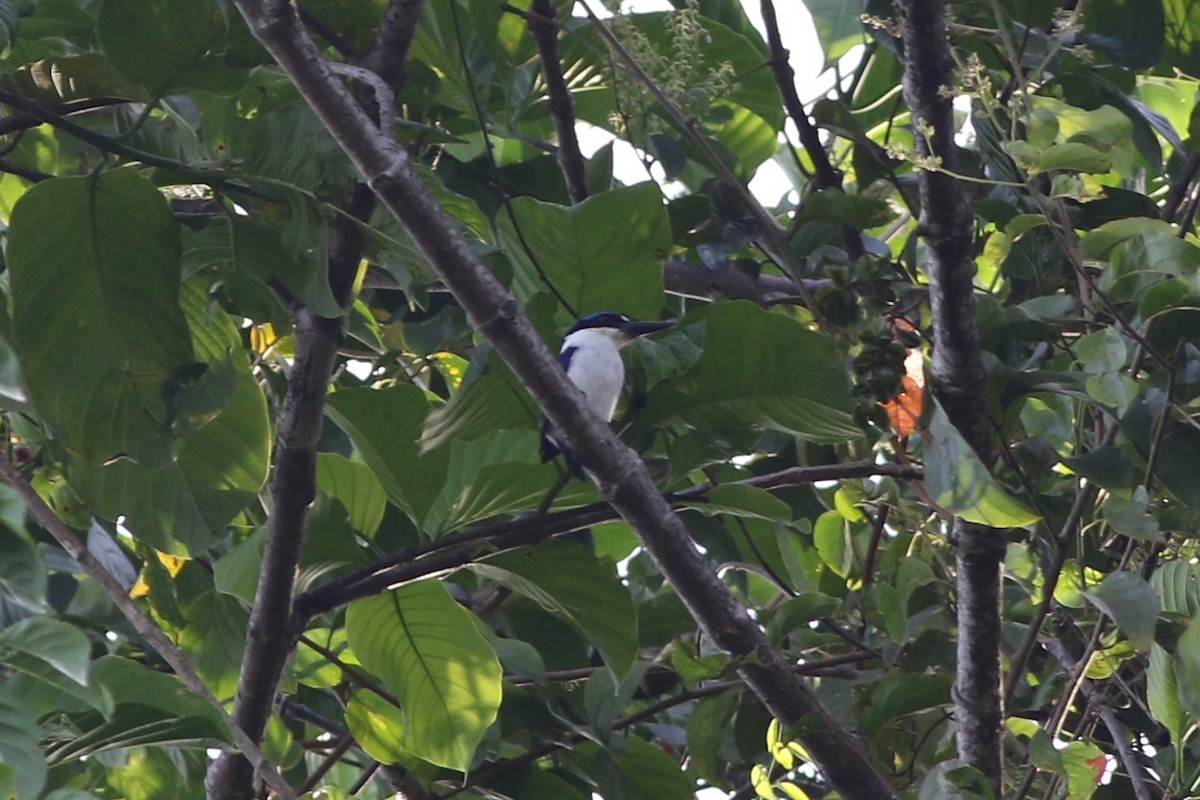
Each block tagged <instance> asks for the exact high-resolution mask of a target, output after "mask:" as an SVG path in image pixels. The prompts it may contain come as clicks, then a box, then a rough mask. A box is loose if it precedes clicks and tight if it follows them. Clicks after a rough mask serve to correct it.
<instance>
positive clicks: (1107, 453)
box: [1063, 445, 1133, 489]
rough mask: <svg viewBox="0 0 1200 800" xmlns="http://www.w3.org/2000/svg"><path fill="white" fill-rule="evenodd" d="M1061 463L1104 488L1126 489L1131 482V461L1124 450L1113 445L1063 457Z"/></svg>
mask: <svg viewBox="0 0 1200 800" xmlns="http://www.w3.org/2000/svg"><path fill="white" fill-rule="evenodd" d="M1063 463H1064V464H1066V465H1067V466H1068V467H1070V468H1071V469H1072V470H1074V471H1075V473H1076V474H1078V475H1081V476H1083V477H1084V478H1087V479H1088V480H1089V481H1092V482H1093V483H1095V484H1097V485H1099V486H1102V487H1103V488H1105V489H1128V488H1129V487H1130V486H1131V485H1132V484H1133V462H1132V461H1130V460H1129V456H1128V455H1126V454H1125V451H1124V450H1121V449H1120V448H1119V447H1114V446H1113V445H1102V446H1101V447H1097V448H1096V449H1095V450H1089V451H1088V452H1086V453H1084V454H1083V455H1079V456H1072V457H1070V458H1064V459H1063Z"/></svg>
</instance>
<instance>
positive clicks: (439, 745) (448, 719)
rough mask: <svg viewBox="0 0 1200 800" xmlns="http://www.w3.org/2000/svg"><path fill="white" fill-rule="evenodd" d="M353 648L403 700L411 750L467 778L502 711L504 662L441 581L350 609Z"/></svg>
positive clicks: (406, 737) (348, 624)
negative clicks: (473, 759) (475, 755)
mask: <svg viewBox="0 0 1200 800" xmlns="http://www.w3.org/2000/svg"><path fill="white" fill-rule="evenodd" d="M346 634H347V637H348V638H349V641H350V648H351V649H352V650H353V651H354V654H355V655H356V656H357V657H358V659H359V661H360V662H361V663H362V665H363V666H364V667H366V668H367V669H368V670H370V671H371V672H372V673H373V674H375V675H377V676H378V677H380V678H382V679H383V681H384V683H385V684H386V685H387V686H388V688H389V689H390V690H391V691H392V692H393V693H394V694H395V695H396V697H397V698H398V699H399V700H400V703H401V706H402V707H403V709H404V716H405V723H406V724H405V727H404V730H403V732H402V733H401V735H400V742H401V745H402V746H403V748H404V749H405V750H407V751H408V752H410V753H412V754H413V755H415V756H417V757H418V758H421V759H423V760H425V761H429V762H431V763H433V764H438V765H440V766H444V767H448V768H450V769H456V770H459V771H460V772H462V771H466V769H467V767H468V766H469V765H470V763H471V758H472V756H473V755H474V754H475V748H476V747H477V746H478V744H479V741H480V739H481V738H482V737H483V734H484V731H486V730H487V727H488V726H489V725H491V724H492V721H493V720H495V718H496V712H497V710H498V709H499V706H500V680H501V677H502V676H501V672H500V662H499V661H498V660H497V659H496V654H495V653H494V652H492V649H491V647H489V646H488V644H487V642H486V641H485V640H484V639H483V637H482V636H480V635H479V634H478V633H476V632H475V629H474V625H473V623H472V621H471V618H470V615H469V613H468V612H467V611H466V610H465V609H463V607H462V606H460V605H459V604H458V603H456V602H455V601H454V600H453V599H452V598H451V597H450V595H449V594H448V593H447V592H446V590H445V589H444V588H443V587H442V585H441V584H440V583H438V582H437V581H420V582H418V583H412V584H409V585H407V586H404V587H402V588H400V589H396V590H394V591H391V592H388V593H386V594H382V595H378V596H376V597H371V598H367V599H365V600H357V601H355V602H354V603H351V604H350V606H349V608H348V609H347V610H346Z"/></svg>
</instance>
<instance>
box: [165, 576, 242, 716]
mask: <svg viewBox="0 0 1200 800" xmlns="http://www.w3.org/2000/svg"><path fill="white" fill-rule="evenodd" d="M184 616H185V617H186V618H187V624H186V625H185V626H184V627H183V628H182V629H180V630H179V632H178V634H177V639H178V642H177V643H178V645H179V649H180V650H182V651H183V653H184V655H186V656H187V657H188V661H190V662H191V664H192V666H193V667H194V668H195V670H196V673H197V674H199V676H200V677H201V678H203V679H204V682H205V683H206V684H208V687H209V688H210V689H211V690H212V693H213V694H214V695H216V696H217V697H218V698H220V699H221V700H232V699H233V696H234V693H235V692H236V690H237V681H238V670H240V669H241V666H242V653H243V652H244V651H245V650H246V629H247V628H248V627H249V623H250V614H249V612H247V611H246V609H245V607H244V606H242V604H241V603H239V602H238V601H237V600H236V599H235V598H233V597H231V596H229V595H226V594H222V593H220V592H217V591H207V592H204V593H203V594H201V595H200V596H199V597H197V598H196V599H195V600H193V601H192V602H191V603H190V604H189V605H188V607H187V608H186V609H185V610H184Z"/></svg>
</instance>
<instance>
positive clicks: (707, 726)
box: [687, 692, 737, 788]
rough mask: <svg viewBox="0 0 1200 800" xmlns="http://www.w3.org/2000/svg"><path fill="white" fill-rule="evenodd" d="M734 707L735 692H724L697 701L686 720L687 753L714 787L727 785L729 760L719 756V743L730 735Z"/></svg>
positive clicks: (701, 775) (697, 768)
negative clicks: (726, 773)
mask: <svg viewBox="0 0 1200 800" xmlns="http://www.w3.org/2000/svg"><path fill="white" fill-rule="evenodd" d="M736 709H737V695H736V694H735V693H733V692H725V693H724V694H720V695H717V696H716V697H706V698H704V699H702V700H699V701H698V702H697V703H696V705H695V706H694V707H693V708H692V714H691V716H690V717H688V720H687V741H688V756H689V757H690V758H691V761H692V765H693V766H694V767H695V768H696V771H697V772H699V773H700V777H702V778H704V780H706V781H708V782H709V783H710V784H712V785H714V786H720V787H724V788H728V780H729V779H728V778H727V777H726V776H725V770H726V769H727V768H728V766H729V763H728V761H727V760H726V759H724V758H722V757H721V744H722V742H724V741H725V739H726V738H727V737H728V736H730V735H731V734H732V730H731V726H732V722H733V713H734V711H735V710H736Z"/></svg>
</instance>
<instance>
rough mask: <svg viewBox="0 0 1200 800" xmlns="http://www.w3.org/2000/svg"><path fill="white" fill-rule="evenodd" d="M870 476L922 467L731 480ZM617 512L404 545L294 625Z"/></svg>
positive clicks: (300, 602)
mask: <svg viewBox="0 0 1200 800" xmlns="http://www.w3.org/2000/svg"><path fill="white" fill-rule="evenodd" d="M874 475H884V476H889V477H893V478H897V479H899V480H920V479H921V478H922V476H923V471H922V469H921V468H920V467H916V466H912V465H909V464H876V463H874V462H871V461H851V462H849V463H845V464H828V465H823V466H816V467H790V468H788V469H784V470H780V471H778V472H772V473H768V474H766V475H756V476H754V477H751V478H746V479H745V480H741V481H735V483H737V484H740V485H744V486H755V487H758V488H761V489H775V488H780V487H783V486H802V485H805V484H810V483H815V482H817V481H829V480H846V479H850V478H867V477H871V476H874ZM712 488H713V487H712V485H710V484H703V485H699V486H693V487H691V488H689V489H684V490H683V491H679V492H672V493H670V494H668V495H667V496H666V498H667V501H668V502H670V503H671V504H672V505H679V504H682V503H685V502H690V503H696V502H703V501H704V500H706V499H707V496H708V493H709V492H710V491H711V490H712ZM619 517H620V514H618V513H617V511H616V510H615V509H614V508H613V507H612V506H611V505H609V504H608V503H593V504H591V505H589V506H583V507H582V508H575V509H570V510H567V511H556V512H553V513H550V514H543V515H541V516H536V517H526V518H524V519H515V520H508V521H505V522H500V523H496V524H493V525H487V526H484V527H482V528H476V529H474V530H469V531H463V532H462V533H456V534H451V535H449V536H443V537H442V538H441V539H438V540H437V541H436V542H430V543H428V544H421V545H414V546H412V547H406V548H403V549H402V550H398V551H396V552H395V553H392V554H390V555H388V556H385V557H384V558H381V559H379V560H378V561H376V562H375V563H373V564H369V565H367V566H365V567H361V568H360V569H357V570H355V571H354V572H350V573H347V574H345V575H342V576H340V577H338V578H335V579H333V580H331V581H329V582H328V583H325V584H322V585H321V586H318V587H317V588H315V589H311V590H309V591H307V592H305V593H303V594H301V595H299V596H298V597H297V598H296V603H295V607H294V609H295V611H294V613H295V615H296V618H297V619H296V622H295V623H294V624H295V626H296V627H297V628H300V627H303V626H304V625H305V624H307V622H308V620H309V619H311V618H312V617H314V616H316V615H317V614H324V613H326V612H328V611H332V610H333V609H335V608H338V607H340V606H343V605H345V604H347V603H349V602H351V601H353V600H358V599H359V598H362V597H370V596H372V595H375V594H379V593H380V592H383V591H386V590H387V589H389V588H392V587H394V586H397V585H399V584H400V583H403V582H406V581H411V580H416V579H418V578H424V577H428V576H429V575H431V574H433V573H435V572H446V571H449V570H452V569H455V568H457V567H461V566H463V565H464V564H468V563H470V562H471V561H472V560H474V559H475V558H478V557H479V556H481V555H487V554H493V553H495V552H496V549H497V548H503V549H508V548H514V547H523V546H525V545H533V544H537V543H538V542H543V541H545V540H546V539H550V538H552V537H554V536H560V535H563V534H567V533H573V532H575V531H579V530H583V529H584V528H590V527H591V526H593V525H599V524H600V523H602V522H609V521H612V520H614V519H618V518H619Z"/></svg>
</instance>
